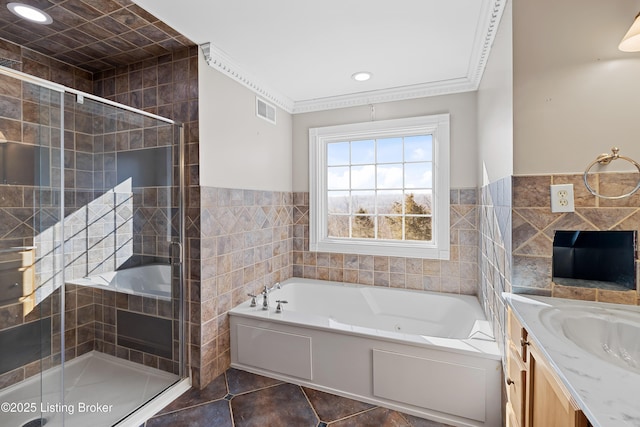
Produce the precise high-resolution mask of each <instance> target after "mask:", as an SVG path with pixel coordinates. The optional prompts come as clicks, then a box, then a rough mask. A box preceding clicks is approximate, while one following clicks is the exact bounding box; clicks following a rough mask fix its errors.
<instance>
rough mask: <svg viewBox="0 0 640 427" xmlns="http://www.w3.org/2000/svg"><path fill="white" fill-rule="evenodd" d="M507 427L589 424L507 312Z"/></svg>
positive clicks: (580, 425)
mask: <svg viewBox="0 0 640 427" xmlns="http://www.w3.org/2000/svg"><path fill="white" fill-rule="evenodd" d="M507 335H508V336H507V338H508V346H507V369H506V379H505V380H506V388H507V408H506V423H507V427H587V426H589V422H588V421H587V419H586V417H585V416H584V414H583V413H582V411H581V410H580V409H579V408H578V407H577V405H576V403H575V402H574V400H573V398H572V397H571V395H570V394H569V392H568V391H567V390H566V389H565V387H564V386H563V384H562V383H561V382H560V380H559V379H558V378H557V376H556V374H555V371H554V370H553V368H552V367H551V366H550V365H549V364H548V362H547V361H546V359H545V357H544V356H543V354H542V353H541V352H540V351H539V349H538V348H537V347H536V344H535V343H534V342H532V341H529V340H528V334H527V330H526V329H525V328H523V327H522V325H521V324H520V322H519V321H518V319H517V318H516V317H515V316H514V315H513V313H512V312H511V310H509V316H508V322H507Z"/></svg>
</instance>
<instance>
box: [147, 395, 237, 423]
mask: <svg viewBox="0 0 640 427" xmlns="http://www.w3.org/2000/svg"><path fill="white" fill-rule="evenodd" d="M211 426H215V427H233V424H232V422H231V413H230V411H229V402H227V401H226V400H216V401H215V402H212V403H207V404H204V405H200V406H194V407H191V408H188V409H183V410H181V411H175V412H171V413H168V414H165V415H159V416H157V417H153V418H151V419H150V420H149V421H147V424H146V427H211Z"/></svg>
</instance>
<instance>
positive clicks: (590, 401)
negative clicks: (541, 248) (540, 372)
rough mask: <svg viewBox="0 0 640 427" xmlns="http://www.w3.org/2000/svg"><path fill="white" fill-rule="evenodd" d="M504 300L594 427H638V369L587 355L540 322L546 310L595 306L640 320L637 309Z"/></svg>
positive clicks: (554, 300)
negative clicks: (627, 367) (631, 314)
mask: <svg viewBox="0 0 640 427" xmlns="http://www.w3.org/2000/svg"><path fill="white" fill-rule="evenodd" d="M503 297H504V299H505V302H506V303H507V305H508V306H509V307H511V308H512V310H513V313H514V314H515V316H516V317H517V318H518V320H520V322H521V323H522V326H523V327H524V328H525V329H526V330H527V332H528V334H529V335H528V339H529V340H533V341H534V342H535V343H536V345H537V347H538V349H539V350H540V352H542V353H543V355H544V356H545V357H546V358H547V360H548V362H549V363H550V365H551V366H552V367H553V368H554V369H555V371H556V373H557V374H558V377H559V378H560V380H561V381H562V382H563V383H564V385H565V386H566V388H567V390H568V391H569V392H570V393H571V395H572V396H573V398H574V399H575V401H576V403H577V404H578V406H579V407H580V409H582V411H583V412H584V414H585V415H586V416H587V418H588V419H589V421H590V422H591V424H592V425H593V426H594V427H622V426H625V427H629V426H640V368H639V369H637V370H635V371H632V370H628V369H624V368H621V367H618V366H616V365H614V364H612V363H609V362H606V361H604V360H601V359H600V358H598V357H596V356H594V355H591V354H588V353H586V352H585V351H584V350H582V349H581V348H580V347H578V346H577V345H576V344H574V343H573V342H572V341H570V340H569V339H567V338H565V337H561V336H560V335H562V332H560V333H553V332H551V331H550V330H549V329H548V328H547V326H545V325H544V324H543V322H542V320H541V319H540V314H541V312H542V311H543V310H544V309H546V308H549V307H554V308H558V309H560V310H561V309H562V308H570V309H571V310H579V309H580V308H588V307H594V306H596V307H601V308H606V309H614V310H625V311H632V312H635V313H639V314H640V307H637V306H627V305H620V304H607V303H596V302H591V301H577V300H570V299H563V298H549V297H538V296H524V295H516V294H507V293H504V294H503Z"/></svg>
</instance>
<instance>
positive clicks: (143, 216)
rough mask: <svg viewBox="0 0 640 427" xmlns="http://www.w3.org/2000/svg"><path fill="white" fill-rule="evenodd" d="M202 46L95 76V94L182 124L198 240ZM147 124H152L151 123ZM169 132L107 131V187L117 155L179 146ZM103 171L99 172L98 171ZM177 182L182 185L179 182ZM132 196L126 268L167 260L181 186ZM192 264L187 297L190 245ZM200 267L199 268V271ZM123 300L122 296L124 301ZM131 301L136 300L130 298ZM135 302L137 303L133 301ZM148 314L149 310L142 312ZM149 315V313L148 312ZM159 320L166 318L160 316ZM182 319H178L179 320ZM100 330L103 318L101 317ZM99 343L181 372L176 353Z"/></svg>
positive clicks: (191, 223) (195, 279)
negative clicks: (167, 355)
mask: <svg viewBox="0 0 640 427" xmlns="http://www.w3.org/2000/svg"><path fill="white" fill-rule="evenodd" d="M197 54H198V52H197V48H196V47H192V48H186V49H181V50H178V51H175V52H173V53H172V54H169V55H163V56H160V57H157V58H152V59H149V60H146V61H143V62H138V63H135V64H131V65H129V66H126V67H119V68H116V69H113V70H108V71H104V72H100V73H96V75H95V76H94V85H93V86H94V94H96V95H98V96H101V97H104V98H106V99H109V100H112V101H116V102H119V103H122V104H125V105H129V106H132V107H135V108H138V109H141V110H143V111H146V112H149V113H152V114H157V115H159V116H162V117H166V118H169V119H172V120H175V121H177V122H179V123H182V124H183V128H184V130H183V132H184V141H185V164H186V165H187V168H186V171H185V175H186V185H187V188H188V189H190V190H188V191H187V194H188V200H187V206H186V208H187V210H186V214H187V219H186V235H187V236H190V237H193V236H196V237H197V236H198V233H199V232H198V229H199V226H198V224H199V221H200V212H199V206H200V199H199V197H194V194H198V191H197V189H198V188H199V187H198V184H199V158H198V151H199V150H198V145H199V136H198V56H197ZM146 122H148V121H146ZM168 130H169V129H168V128H167V127H165V126H160V127H154V126H152V127H149V126H148V125H145V126H143V127H142V128H136V127H133V126H118V127H117V129H115V132H106V133H105V134H104V135H103V136H104V156H105V157H104V164H103V168H102V171H103V173H104V183H105V188H108V187H109V186H110V185H112V184H113V182H110V177H109V170H108V166H107V165H108V164H110V163H111V162H110V161H109V159H110V158H112V156H113V155H115V152H116V151H122V150H137V149H142V148H149V147H157V146H163V145H170V144H176V143H177V142H178V141H176V140H172V139H171V137H172V136H171V135H170V134H168V133H167V131H168ZM174 166H175V167H174V171H173V172H174V178H175V179H176V180H177V179H178V174H179V170H178V165H177V164H176V165H174ZM99 169H100V168H98V170H99ZM176 182H177V181H176ZM132 190H133V192H132V197H133V212H132V214H133V230H134V236H133V257H132V261H131V262H129V263H128V264H127V265H136V264H139V263H146V262H150V261H152V262H166V260H167V259H168V257H169V249H170V248H169V245H168V243H167V242H166V237H165V236H164V235H163V230H164V229H166V224H167V223H168V222H171V223H172V224H173V225H174V227H173V228H174V231H173V233H174V237H177V230H178V221H179V217H178V216H177V213H178V211H177V209H176V208H177V207H178V205H177V203H178V196H179V194H178V192H177V189H176V188H173V189H171V188H168V187H134V188H133V189H132ZM169 196H173V197H172V200H173V210H172V213H171V218H169V216H168V215H167V211H166V209H164V207H165V206H166V203H165V201H166V200H168V198H169ZM186 249H187V250H186V252H187V265H188V266H190V267H188V268H185V272H186V274H187V277H186V278H185V279H186V280H187V283H188V294H189V293H191V294H193V293H198V292H199V277H200V275H199V271H198V269H197V266H198V265H199V259H198V253H196V252H191V251H189V250H188V249H189V245H186ZM194 266H196V267H194ZM119 298H123V297H119ZM129 298H131V297H129ZM132 301H133V303H132ZM132 301H129V303H128V304H127V307H128V308H124V305H123V304H124V303H122V302H121V305H122V306H121V307H119V308H120V309H128V310H130V311H136V310H134V309H133V308H132V307H134V306H135V304H136V302H137V300H136V299H133V300H132ZM113 302H114V300H113V298H103V299H102V303H103V310H102V314H103V316H105V317H103V319H102V322H101V324H102V325H104V327H105V328H106V329H112V328H113V322H112V320H113V319H111V318H110V317H106V316H110V314H111V313H113V312H114V310H115V308H114V307H115V306H114V304H113ZM179 303H180V302H179V300H178V299H174V300H173V302H172V304H173V307H172V310H171V312H170V313H171V314H173V315H175V316H177V314H178V308H179V307H178V305H179ZM193 311H194V310H193V309H192V308H190V309H188V310H187V320H188V315H189V313H192V312H193ZM143 312H144V311H143ZM145 314H150V313H148V312H145ZM159 316H160V317H163V316H162V315H160V314H159ZM176 318H177V317H176ZM96 321H97V322H98V327H100V320H99V319H98V318H96ZM178 334H179V330H178V327H177V326H175V327H174V343H175V344H176V346H177V342H178V337H179V335H178ZM97 343H98V344H97V345H98V347H99V348H100V349H102V350H103V351H105V352H107V353H109V354H113V355H116V356H118V357H124V358H127V359H129V360H132V361H136V362H140V361H141V360H142V362H143V363H145V364H148V365H150V366H154V365H157V367H159V368H161V369H169V368H171V370H172V371H174V372H175V371H176V369H177V360H178V359H177V356H178V354H177V349H176V351H174V353H175V354H174V360H172V361H168V360H163V359H162V358H158V357H156V356H153V355H147V354H141V353H140V352H138V351H135V350H133V349H126V348H123V347H120V346H117V345H116V343H115V342H114V341H113V339H112V335H106V336H105V338H104V339H103V340H99V339H97Z"/></svg>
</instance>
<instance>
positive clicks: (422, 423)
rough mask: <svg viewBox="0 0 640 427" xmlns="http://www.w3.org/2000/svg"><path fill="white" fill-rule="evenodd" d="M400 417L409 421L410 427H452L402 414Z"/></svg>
mask: <svg viewBox="0 0 640 427" xmlns="http://www.w3.org/2000/svg"><path fill="white" fill-rule="evenodd" d="M402 416H403V417H404V418H405V419H406V420H407V421H409V424H411V427H452V426H450V425H449V424H442V423H439V422H437V421H431V420H425V419H424V418H419V417H414V416H413V415H409V414H402Z"/></svg>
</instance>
